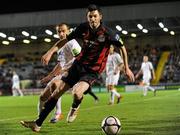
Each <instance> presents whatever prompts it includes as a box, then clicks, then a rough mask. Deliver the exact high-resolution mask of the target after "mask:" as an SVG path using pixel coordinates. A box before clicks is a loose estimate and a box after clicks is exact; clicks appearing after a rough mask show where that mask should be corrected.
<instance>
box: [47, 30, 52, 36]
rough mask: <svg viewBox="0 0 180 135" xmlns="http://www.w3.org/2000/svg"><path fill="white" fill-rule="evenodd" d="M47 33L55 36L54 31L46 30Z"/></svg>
mask: <svg viewBox="0 0 180 135" xmlns="http://www.w3.org/2000/svg"><path fill="white" fill-rule="evenodd" d="M45 32H46V34H48V35H52V34H53V33H52V31H50V30H45Z"/></svg>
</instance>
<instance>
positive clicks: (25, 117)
mask: <svg viewBox="0 0 180 135" xmlns="http://www.w3.org/2000/svg"><path fill="white" fill-rule="evenodd" d="M171 95H172V94H171ZM173 95H177V93H175V94H173ZM169 96H170V95H165V96H162V97H157V96H156V97H152V98H148V99H144V100H143V101H149V100H154V99H155V100H156V99H158V100H159V99H161V98H164V97H169ZM139 102H140V103H141V102H142V100H138V101H133V102H123V103H120V105H121V104H131V103H133V104H134V103H139ZM105 106H109V105H101V106H93V107H89V108H84V109H83V108H82V109H81V111H87V110H93V109H97V108H102V107H105ZM65 113H67V112H65ZM34 117H35V116H22V117H14V118H8V119H0V122H3V121H10V120H20V119H27V118H34Z"/></svg>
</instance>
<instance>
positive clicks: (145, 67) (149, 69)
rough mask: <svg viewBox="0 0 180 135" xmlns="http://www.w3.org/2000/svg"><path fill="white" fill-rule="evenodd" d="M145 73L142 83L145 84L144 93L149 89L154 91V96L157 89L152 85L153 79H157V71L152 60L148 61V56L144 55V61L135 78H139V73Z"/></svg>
mask: <svg viewBox="0 0 180 135" xmlns="http://www.w3.org/2000/svg"><path fill="white" fill-rule="evenodd" d="M140 74H142V75H143V80H142V85H143V95H144V96H146V95H147V91H148V90H151V91H153V92H154V96H156V90H155V89H154V88H153V87H151V86H150V81H151V79H155V77H156V76H155V73H154V68H153V65H152V63H151V62H150V61H148V56H146V55H145V56H143V62H142V64H141V69H140V70H139V72H138V73H137V74H136V76H135V78H136V79H137V78H138V77H139V75H140Z"/></svg>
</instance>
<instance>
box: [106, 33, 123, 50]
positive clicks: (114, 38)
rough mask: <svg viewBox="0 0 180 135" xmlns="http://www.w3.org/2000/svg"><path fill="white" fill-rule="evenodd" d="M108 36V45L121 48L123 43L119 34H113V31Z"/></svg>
mask: <svg viewBox="0 0 180 135" xmlns="http://www.w3.org/2000/svg"><path fill="white" fill-rule="evenodd" d="M109 34H110V37H109V38H110V44H113V45H115V46H117V47H121V46H123V41H122V39H121V38H120V36H119V34H117V33H115V32H114V31H110V32H109Z"/></svg>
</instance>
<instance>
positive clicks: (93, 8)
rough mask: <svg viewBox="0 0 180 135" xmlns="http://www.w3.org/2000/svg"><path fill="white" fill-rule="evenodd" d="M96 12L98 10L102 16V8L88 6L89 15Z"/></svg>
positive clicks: (92, 5)
mask: <svg viewBox="0 0 180 135" xmlns="http://www.w3.org/2000/svg"><path fill="white" fill-rule="evenodd" d="M95 10H97V11H98V12H99V13H100V14H102V12H101V9H100V7H98V6H97V5H95V4H90V5H89V6H88V8H87V13H88V12H91V11H95Z"/></svg>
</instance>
